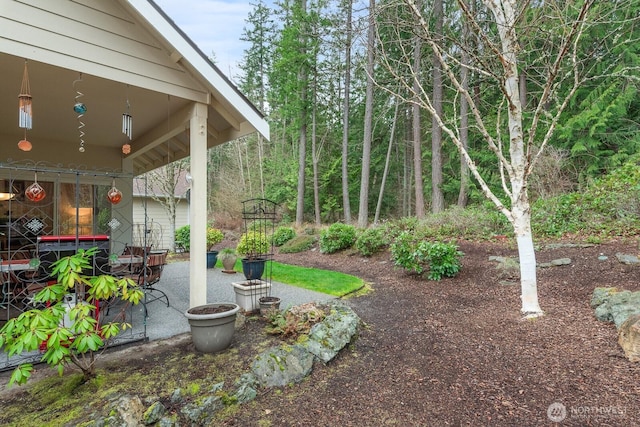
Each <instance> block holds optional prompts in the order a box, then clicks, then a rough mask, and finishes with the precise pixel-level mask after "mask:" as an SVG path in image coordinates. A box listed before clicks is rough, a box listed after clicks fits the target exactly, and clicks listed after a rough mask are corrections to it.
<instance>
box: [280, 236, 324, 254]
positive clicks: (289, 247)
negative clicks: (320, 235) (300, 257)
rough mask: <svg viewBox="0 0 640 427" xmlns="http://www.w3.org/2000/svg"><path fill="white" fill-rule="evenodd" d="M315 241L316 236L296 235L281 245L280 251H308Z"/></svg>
mask: <svg viewBox="0 0 640 427" xmlns="http://www.w3.org/2000/svg"><path fill="white" fill-rule="evenodd" d="M315 242H316V238H315V237H314V236H296V237H294V238H293V239H291V240H289V241H288V242H287V243H285V244H284V245H282V246H280V253H283V254H295V253H298V252H304V251H308V250H309V249H311V247H312V246H313V244H314V243H315Z"/></svg>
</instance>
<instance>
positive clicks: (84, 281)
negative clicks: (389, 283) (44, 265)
mask: <svg viewBox="0 0 640 427" xmlns="http://www.w3.org/2000/svg"><path fill="white" fill-rule="evenodd" d="M97 252H98V248H91V249H87V250H83V249H80V250H78V252H77V253H76V254H73V255H70V256H66V257H63V258H60V259H59V260H58V261H56V262H54V263H53V264H52V277H53V278H55V279H56V283H53V284H49V285H48V286H45V288H44V289H42V290H41V291H39V292H38V293H37V294H36V296H35V298H34V301H35V302H37V303H41V304H42V305H43V308H42V309H37V308H34V309H30V310H27V311H25V312H24V313H22V314H20V316H18V317H15V318H12V319H9V320H8V321H7V322H6V323H5V325H4V326H3V327H2V328H0V348H2V350H3V351H4V352H6V353H7V355H8V357H11V356H14V355H17V356H25V355H30V354H31V355H32V354H34V353H36V354H37V352H38V351H39V350H40V354H41V356H40V361H42V362H46V363H47V364H48V365H50V366H52V367H55V368H56V369H57V371H58V373H59V374H60V375H62V373H63V371H64V369H65V367H68V366H70V365H74V366H75V367H77V368H80V370H81V371H82V376H83V382H85V381H87V380H88V379H90V378H93V377H95V374H96V363H95V361H96V360H95V359H96V358H97V357H99V356H100V355H101V354H102V353H103V352H104V349H105V348H106V344H107V343H109V342H110V341H115V340H116V338H117V336H118V334H119V333H120V331H121V330H125V329H127V328H130V327H131V325H129V324H128V323H126V322H125V321H124V319H125V311H124V308H123V309H122V312H121V313H120V315H115V316H114V319H120V320H114V321H109V322H107V321H100V322H99V321H98V320H97V319H96V316H95V310H96V302H97V301H108V300H113V301H114V302H115V301H122V302H124V303H126V304H133V305H135V304H138V303H139V302H140V300H141V299H142V298H144V291H143V290H142V289H141V288H140V287H139V286H138V285H137V284H136V282H134V281H133V280H132V279H130V278H117V277H115V276H111V275H99V276H87V275H85V272H87V271H91V265H92V264H91V263H92V261H93V259H94V257H95V256H96V253H97ZM76 285H82V286H83V288H84V292H85V300H84V301H80V302H78V303H77V304H75V305H74V306H73V307H71V306H70V305H67V304H65V303H64V301H65V298H66V295H68V294H71V293H73V291H74V289H75V287H76ZM126 304H123V306H125V307H126ZM65 317H67V320H66V321H64V319H65ZM27 359H28V357H27ZM32 370H33V364H32V363H28V362H27V363H24V364H21V365H20V366H18V367H17V368H16V369H15V370H14V372H13V374H12V375H11V379H10V380H9V385H11V384H13V383H17V384H24V383H26V382H27V381H28V380H29V378H30V376H31V372H32Z"/></svg>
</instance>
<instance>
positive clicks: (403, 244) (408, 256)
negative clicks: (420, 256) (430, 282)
mask: <svg viewBox="0 0 640 427" xmlns="http://www.w3.org/2000/svg"><path fill="white" fill-rule="evenodd" d="M417 247H418V241H417V239H416V238H415V236H414V235H413V234H412V233H410V232H408V231H403V232H401V233H400V234H399V235H398V237H396V239H395V240H394V241H393V242H392V243H391V245H389V250H390V251H391V260H392V261H393V262H394V264H395V265H396V266H398V267H402V268H404V269H405V270H408V271H413V272H415V273H418V274H420V273H422V266H421V265H420V264H419V263H418V261H417V259H416V257H415V255H414V254H415V251H416V249H417Z"/></svg>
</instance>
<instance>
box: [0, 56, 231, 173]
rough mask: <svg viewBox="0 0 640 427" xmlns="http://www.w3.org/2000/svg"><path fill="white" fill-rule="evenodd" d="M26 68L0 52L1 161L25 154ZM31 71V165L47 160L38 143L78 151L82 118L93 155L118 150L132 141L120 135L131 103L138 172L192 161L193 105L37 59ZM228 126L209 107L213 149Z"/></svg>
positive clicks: (29, 138) (22, 59)
mask: <svg viewBox="0 0 640 427" xmlns="http://www.w3.org/2000/svg"><path fill="white" fill-rule="evenodd" d="M24 63H25V60H24V58H19V57H16V56H12V55H7V54H2V53H0V70H1V72H0V74H1V75H2V79H0V147H1V148H0V153H1V157H0V161H5V160H7V159H8V158H14V159H15V158H16V157H19V155H20V151H19V149H18V147H17V144H18V141H20V140H21V139H23V138H24V129H21V128H19V127H18V94H19V92H20V85H21V82H22V74H23V69H24ZM27 67H28V72H29V80H30V83H31V94H32V96H33V128H32V129H31V130H28V131H27V139H28V140H29V141H31V143H32V144H33V147H34V149H33V151H32V155H31V159H32V160H34V161H39V160H46V159H42V158H39V156H38V152H42V151H41V150H38V145H39V144H43V143H45V141H46V142H59V143H60V144H62V145H63V146H64V147H65V149H66V148H68V149H69V150H70V151H73V152H77V150H78V147H79V145H80V133H79V128H78V127H79V120H81V121H82V122H83V123H84V124H85V126H84V128H82V130H83V131H84V133H85V135H84V137H83V139H84V141H85V146H86V150H87V151H88V152H90V150H91V149H92V148H95V147H106V148H108V149H113V150H117V151H120V150H121V147H122V145H123V144H124V143H126V142H129V141H128V138H127V137H126V135H124V134H123V133H122V114H123V113H125V112H126V111H127V103H126V101H127V98H128V99H129V105H130V110H129V111H130V114H131V115H132V116H133V140H132V141H130V144H131V146H132V153H131V154H130V156H131V157H132V159H133V168H134V172H135V173H136V174H139V173H142V172H145V171H148V170H151V169H154V168H157V167H159V166H161V165H163V164H165V163H166V162H167V161H174V160H178V159H181V158H184V157H187V156H189V134H188V114H187V113H188V110H190V105H191V104H192V103H191V101H189V100H186V99H183V98H179V97H176V96H170V95H167V94H165V93H160V92H154V91H151V90H147V89H142V88H139V87H135V86H128V85H126V84H124V83H121V82H116V81H113V80H108V79H104V78H99V77H95V76H92V75H87V74H82V77H80V73H78V72H76V71H72V70H68V69H65V68H60V67H55V66H52V65H48V64H44V63H41V62H37V61H27ZM80 78H81V80H79V79H80ZM78 80H79V81H78ZM74 81H75V85H74ZM76 91H79V92H81V93H82V94H83V96H81V97H80V98H78V99H79V101H81V102H83V103H84V104H85V105H86V107H87V112H86V114H85V115H84V116H83V117H82V118H80V119H79V118H78V115H77V114H76V113H75V112H74V111H73V105H74V104H75V102H76V96H78V94H77V93H76ZM231 127H232V126H231V124H230V123H229V122H228V121H227V120H225V119H224V118H223V117H222V115H221V114H220V113H219V112H218V111H216V110H215V109H213V108H211V107H210V108H209V139H208V140H209V144H208V145H209V147H212V146H214V145H218V144H221V143H223V142H225V140H224V138H219V136H220V135H224V134H225V132H228V131H229V129H230V128H231ZM30 154H31V153H30Z"/></svg>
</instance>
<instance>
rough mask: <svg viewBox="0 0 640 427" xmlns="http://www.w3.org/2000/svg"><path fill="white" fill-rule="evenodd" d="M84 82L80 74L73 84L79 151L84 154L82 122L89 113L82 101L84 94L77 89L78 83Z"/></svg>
mask: <svg viewBox="0 0 640 427" xmlns="http://www.w3.org/2000/svg"><path fill="white" fill-rule="evenodd" d="M81 81H82V73H80V78H79V79H78V80H75V81H74V82H73V89H74V90H75V91H76V97H75V104H73V111H75V113H76V114H77V115H78V136H79V138H80V147H79V148H78V151H80V152H81V153H84V131H83V130H82V129H83V128H84V122H83V121H82V117H83V116H84V114H85V113H86V112H87V106H86V105H84V103H83V102H81V101H80V98H82V97H83V96H84V93H82V92H80V91H79V90H77V89H76V83H78V82H81Z"/></svg>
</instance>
